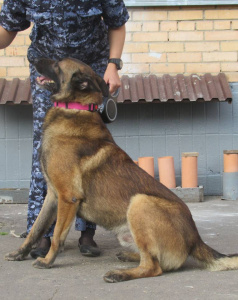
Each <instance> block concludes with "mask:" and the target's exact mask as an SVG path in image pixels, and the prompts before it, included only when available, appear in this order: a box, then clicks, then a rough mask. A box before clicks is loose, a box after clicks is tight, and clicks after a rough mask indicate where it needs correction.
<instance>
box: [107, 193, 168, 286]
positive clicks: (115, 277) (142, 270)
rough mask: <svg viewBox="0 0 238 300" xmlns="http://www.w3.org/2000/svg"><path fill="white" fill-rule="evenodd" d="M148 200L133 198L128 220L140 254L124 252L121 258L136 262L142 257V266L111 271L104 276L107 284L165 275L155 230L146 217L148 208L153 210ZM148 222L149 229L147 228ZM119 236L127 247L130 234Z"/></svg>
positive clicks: (144, 197) (141, 197) (138, 196)
mask: <svg viewBox="0 0 238 300" xmlns="http://www.w3.org/2000/svg"><path fill="white" fill-rule="evenodd" d="M146 200H147V196H146V195H137V196H135V197H133V198H132V200H131V204H130V206H129V209H128V213H127V220H128V224H129V228H130V230H131V234H132V237H133V242H134V244H135V245H134V246H136V247H137V248H138V250H139V254H137V253H136V252H134V253H128V252H124V253H122V255H121V257H119V258H122V260H123V261H136V260H138V258H139V257H140V264H139V266H138V267H136V268H132V269H126V270H123V269H120V270H112V271H109V272H108V273H106V274H105V276H104V280H105V281H107V282H119V281H125V280H131V279H136V278H143V277H154V276H159V275H161V274H162V273H163V271H162V268H161V266H160V264H159V260H158V251H157V247H156V244H157V241H156V240H155V238H154V232H153V230H154V228H153V227H152V228H151V227H150V222H151V220H148V219H147V218H146V217H145V212H146V210H147V209H148V206H149V209H151V207H150V206H151V205H150V202H149V201H146ZM147 220H148V223H149V224H148V225H149V228H146V223H147ZM155 230H156V228H155ZM151 231H152V232H151ZM119 235H120V236H119V237H120V238H119V240H120V242H121V244H122V245H125V241H129V235H128V232H126V231H124V232H123V230H121V232H120V233H119ZM126 246H127V245H126ZM128 246H132V247H133V243H131V245H129V244H128Z"/></svg>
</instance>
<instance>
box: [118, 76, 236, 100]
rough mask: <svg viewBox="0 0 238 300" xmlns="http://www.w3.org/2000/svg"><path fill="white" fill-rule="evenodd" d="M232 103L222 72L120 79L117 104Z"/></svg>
mask: <svg viewBox="0 0 238 300" xmlns="http://www.w3.org/2000/svg"><path fill="white" fill-rule="evenodd" d="M182 101H189V102H194V101H205V102H209V101H228V102H231V101H232V93H231V88H230V85H229V83H228V81H227V79H226V76H225V74H224V73H219V74H218V75H211V74H210V73H206V74H204V75H197V74H192V75H189V76H184V75H183V74H177V75H175V76H171V75H169V74H165V75H163V76H161V77H159V76H156V75H149V76H142V75H136V76H134V77H129V76H127V75H124V76H122V78H121V89H120V93H119V95H118V99H117V102H118V103H124V102H132V103H133V102H161V103H163V102H182Z"/></svg>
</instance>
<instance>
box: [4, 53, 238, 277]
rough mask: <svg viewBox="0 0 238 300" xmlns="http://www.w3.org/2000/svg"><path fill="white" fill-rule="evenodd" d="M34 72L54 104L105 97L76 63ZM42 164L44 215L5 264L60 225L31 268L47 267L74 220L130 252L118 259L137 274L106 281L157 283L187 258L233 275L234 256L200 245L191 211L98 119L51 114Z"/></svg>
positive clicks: (43, 65) (41, 64)
mask: <svg viewBox="0 0 238 300" xmlns="http://www.w3.org/2000/svg"><path fill="white" fill-rule="evenodd" d="M36 68H37V70H38V72H39V73H41V74H42V75H43V76H46V77H48V78H50V79H51V81H47V80H46V78H40V79H39V84H40V85H44V86H45V87H46V88H48V89H51V90H52V91H53V97H52V100H53V101H59V102H80V103H81V104H88V103H94V104H100V103H101V102H102V94H103V95H104V96H107V94H108V89H107V86H106V84H105V82H104V81H103V80H102V79H101V78H100V77H99V76H97V75H96V74H95V73H94V72H93V71H92V69H91V68H90V67H89V66H87V65H85V64H83V63H82V62H80V61H77V60H75V59H70V58H67V59H63V60H61V61H59V62H55V61H53V60H49V59H41V60H40V61H38V62H37V63H36ZM41 163H42V170H43V172H44V176H45V178H46V181H47V186H48V192H47V196H46V198H45V201H44V205H43V208H42V210H41V212H40V215H39V217H38V218H37V220H36V222H35V224H34V226H33V228H32V230H31V231H30V233H29V235H28V237H27V239H26V241H25V242H24V243H23V245H22V246H21V247H20V248H19V249H18V250H17V251H16V252H13V253H10V254H8V255H6V259H7V260H23V259H24V258H25V257H26V256H27V255H28V253H29V252H30V250H31V248H32V245H33V244H35V243H36V241H37V240H39V239H40V238H41V237H42V235H43V234H44V232H45V231H46V230H47V228H48V227H49V226H50V225H51V224H52V223H53V221H55V220H56V219H57V222H56V226H55V230H54V236H53V239H52V245H51V248H50V251H49V253H48V254H47V256H46V257H45V258H38V259H37V260H36V261H35V262H34V264H33V265H34V266H35V267H38V268H49V267H51V266H52V264H53V262H54V260H55V258H56V256H57V253H58V250H59V247H60V246H61V245H62V244H63V243H64V241H65V239H66V236H67V234H68V232H69V229H70V226H71V223H72V221H73V219H74V217H75V215H76V214H78V216H80V217H82V218H84V219H86V220H88V221H91V222H94V223H96V224H98V225H100V226H103V227H104V228H106V229H108V230H112V231H114V232H115V233H116V235H117V237H118V239H119V241H120V243H121V244H122V245H123V246H129V247H130V248H131V250H130V252H122V253H120V254H119V255H118V258H119V259H121V260H122V261H138V262H139V266H138V267H136V268H132V269H126V270H123V269H120V270H113V271H109V272H108V273H106V274H105V276H104V279H105V280H106V281H107V282H118V281H124V280H130V279H135V278H141V277H151V276H158V275H161V274H162V272H163V271H169V270H175V269H178V268H179V267H180V266H182V264H183V263H184V262H185V260H186V259H187V257H188V256H192V257H194V258H195V259H196V260H198V261H200V262H202V263H203V264H204V265H205V267H207V268H209V269H211V270H215V271H216V270H228V269H237V268H238V256H237V255H233V256H227V255H223V254H220V253H218V252H217V251H215V250H213V249H211V248H210V247H209V246H207V245H206V244H205V243H204V242H203V241H202V240H201V238H200V236H199V233H198V231H197V228H196V226H195V223H194V221H193V219H192V216H191V213H190V211H189V209H188V207H187V206H186V205H185V204H184V203H183V201H181V200H180V199H179V198H178V197H177V196H176V195H175V194H173V193H172V192H171V191H170V190H169V189H167V188H166V187H165V186H163V185H162V184H160V183H159V182H158V181H157V180H155V179H154V178H152V177H151V176H150V175H148V174H147V173H146V172H144V171H143V170H142V169H141V168H139V167H138V166H137V165H136V164H135V163H134V162H133V161H132V160H131V159H130V157H129V156H128V155H127V154H126V153H125V152H124V151H123V150H122V149H120V148H119V147H118V146H117V145H116V143H115V142H114V140H113V138H112V136H111V134H110V132H109V131H108V129H107V128H106V126H105V125H104V123H103V122H102V120H101V117H100V115H99V114H98V112H88V111H78V110H75V109H65V108H56V107H53V108H51V109H50V110H49V112H48V113H47V116H46V119H45V122H44V129H43V141H42V148H41ZM56 217H57V218H56Z"/></svg>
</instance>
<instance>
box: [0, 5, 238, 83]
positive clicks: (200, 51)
mask: <svg viewBox="0 0 238 300" xmlns="http://www.w3.org/2000/svg"><path fill="white" fill-rule="evenodd" d="M2 2H3V0H0V3H2ZM129 13H130V17H131V18H130V20H129V22H128V23H127V37H126V44H125V48H124V54H123V60H124V62H125V64H124V68H123V70H122V74H129V75H134V74H138V73H143V74H150V73H154V74H157V75H161V74H164V73H170V74H177V73H183V74H191V73H205V72H211V73H213V74H217V73H219V72H225V73H226V75H227V77H228V80H229V81H230V82H237V81H238V72H237V71H238V62H237V60H238V54H237V51H238V5H235V6H234V5H233V6H217V7H216V6H204V7H199V6H195V7H187V6H182V7H153V8H151V7H150V8H144V7H143V8H129ZM29 33H30V29H28V30H26V31H24V32H20V33H19V34H18V36H17V37H16V39H15V40H14V41H13V43H12V44H11V45H10V46H9V47H8V48H7V49H5V50H0V77H6V78H13V77H20V78H25V77H27V76H28V74H29V73H28V62H27V59H26V53H27V48H28V46H29V43H30V40H29Z"/></svg>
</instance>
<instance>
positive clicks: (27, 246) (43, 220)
mask: <svg viewBox="0 0 238 300" xmlns="http://www.w3.org/2000/svg"><path fill="white" fill-rule="evenodd" d="M56 213H57V200H56V196H55V194H54V193H53V191H51V189H50V188H48V191H47V195H46V198H45V201H44V204H43V206H42V209H41V211H40V214H39V216H38V217H37V219H36V221H35V223H34V225H33V227H32V229H31V231H30V232H29V234H28V236H27V238H26V240H25V242H24V243H23V244H22V245H21V247H20V248H19V249H18V250H17V251H14V252H11V253H9V254H7V255H6V256H5V259H6V260H17V261H20V260H23V259H24V258H25V257H26V256H27V255H28V254H29V252H30V251H31V249H32V246H33V245H34V244H35V243H36V242H37V241H38V240H39V239H40V238H41V237H42V236H43V234H44V233H45V232H46V231H47V230H48V228H49V227H50V225H52V224H53V222H54V221H55V220H56Z"/></svg>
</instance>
